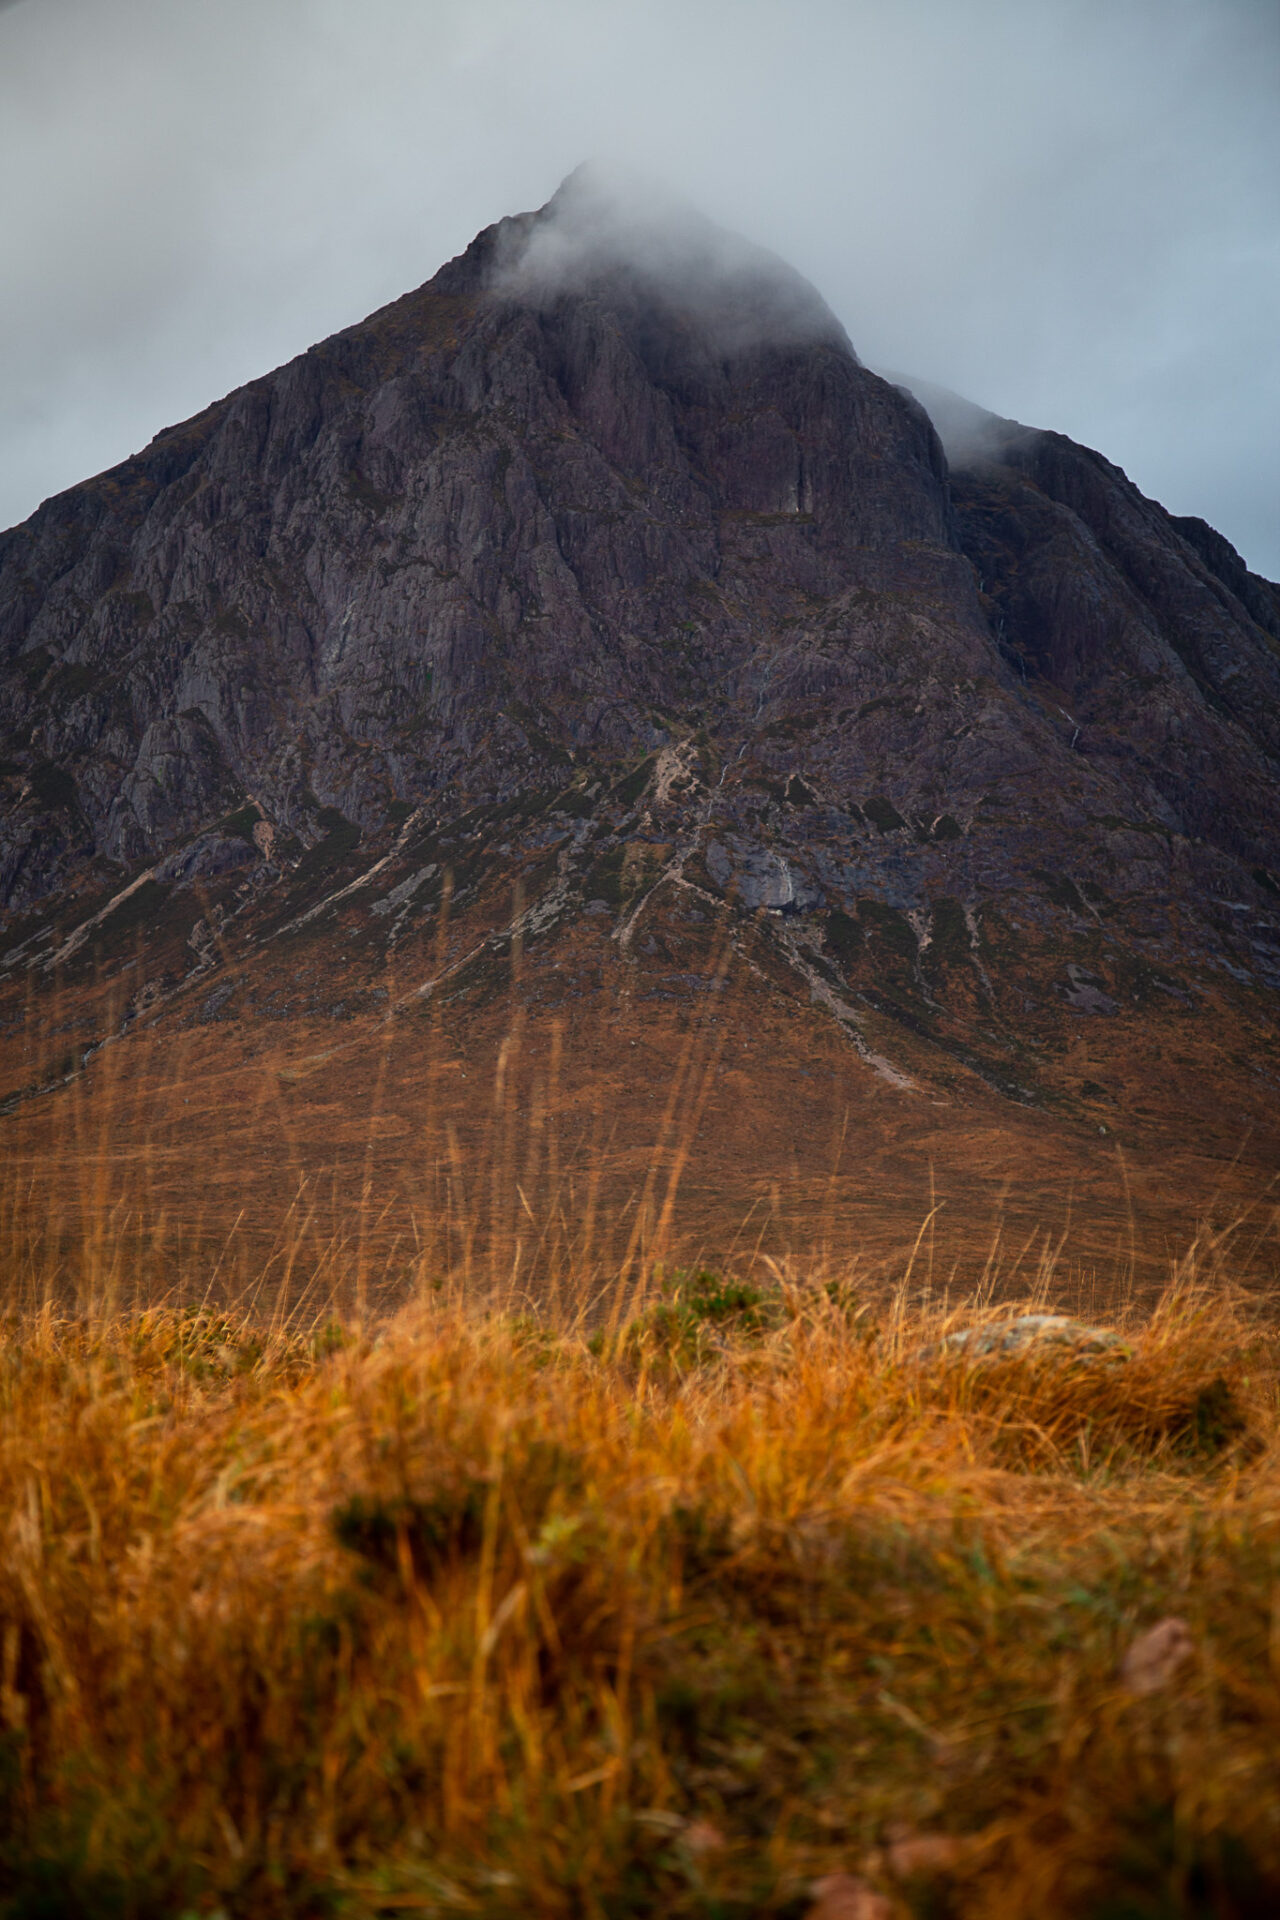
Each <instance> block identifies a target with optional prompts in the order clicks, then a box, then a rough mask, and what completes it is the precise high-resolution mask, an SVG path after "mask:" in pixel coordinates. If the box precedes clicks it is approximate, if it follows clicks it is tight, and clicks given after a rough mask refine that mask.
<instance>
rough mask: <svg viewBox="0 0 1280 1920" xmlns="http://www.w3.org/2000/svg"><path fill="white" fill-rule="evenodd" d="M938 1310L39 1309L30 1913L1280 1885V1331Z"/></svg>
mask: <svg viewBox="0 0 1280 1920" xmlns="http://www.w3.org/2000/svg"><path fill="white" fill-rule="evenodd" d="M939 1332H940V1328H939V1323H938V1320H937V1317H936V1316H935V1317H934V1318H932V1319H930V1318H929V1317H928V1316H926V1315H916V1316H915V1317H912V1316H910V1315H903V1314H901V1313H896V1314H895V1313H894V1312H893V1311H892V1310H888V1309H886V1310H883V1311H882V1312H881V1314H880V1316H879V1320H878V1321H877V1316H876V1315H875V1314H874V1313H872V1312H870V1311H868V1310H865V1309H863V1308H861V1307H859V1306H858V1305H857V1303H855V1302H852V1301H849V1300H842V1299H840V1298H839V1297H836V1298H831V1297H828V1295H827V1294H826V1293H825V1292H823V1291H821V1290H819V1289H811V1290H810V1289H805V1288H802V1287H797V1288H791V1289H782V1290H780V1291H779V1293H778V1295H777V1297H776V1298H761V1297H759V1296H757V1295H755V1294H754V1293H752V1292H750V1291H747V1290H735V1289H733V1288H731V1287H724V1286H715V1285H712V1284H711V1283H710V1282H707V1281H697V1282H694V1283H691V1284H690V1285H687V1286H686V1288H685V1290H684V1292H683V1294H682V1295H680V1296H679V1297H678V1298H676V1299H674V1300H672V1301H670V1302H669V1303H668V1304H667V1305H666V1306H665V1307H664V1308H661V1309H659V1310H658V1311H656V1312H651V1313H650V1314H649V1315H648V1316H647V1317H645V1318H642V1319H641V1320H639V1321H637V1322H635V1323H634V1324H633V1325H632V1326H631V1327H630V1328H628V1329H626V1330H625V1331H624V1332H623V1333H622V1334H621V1335H619V1336H616V1337H606V1338H601V1337H599V1336H597V1338H596V1339H595V1340H594V1342H592V1341H589V1340H587V1339H586V1338H585V1337H583V1336H580V1335H579V1334H578V1333H576V1332H574V1331H568V1332H556V1331H554V1330H552V1329H549V1328H547V1327H544V1326H541V1325H538V1324H534V1323H532V1322H530V1321H527V1320H520V1319H516V1318H513V1317H510V1316H508V1317H501V1316H498V1317H480V1316H477V1315H474V1314H472V1315H468V1314H467V1313H465V1312H463V1311H461V1310H454V1309H451V1308H441V1307H439V1306H435V1307H426V1306H423V1307H419V1308H415V1309H414V1310H413V1311H411V1312H407V1313H406V1314H405V1315H404V1316H403V1317H402V1318H400V1319H398V1320H396V1321H395V1322H393V1323H390V1324H387V1325H383V1326H381V1327H379V1328H378V1329H376V1330H375V1331H374V1332H368V1331H364V1332H361V1331H359V1330H355V1329H343V1328H340V1327H336V1326H335V1327H330V1328H327V1329H321V1330H318V1331H314V1332H312V1333H310V1334H308V1335H306V1336H299V1335H288V1336H285V1335H275V1336H270V1337H264V1336H263V1335H262V1334H260V1333H257V1332H255V1331H254V1329H253V1328H252V1326H251V1325H249V1324H248V1323H240V1322H236V1321H234V1320H228V1319H225V1318H221V1317H218V1316H215V1315H212V1314H210V1313H207V1312H203V1313H186V1314H182V1313H176V1312H156V1313H152V1314H144V1315H142V1316H140V1317H139V1316H133V1317H121V1318H118V1319H115V1320H109V1321H106V1322H102V1321H77V1320H74V1319H63V1320H58V1319H55V1318H53V1317H50V1316H48V1315H46V1316H45V1317H42V1318H34V1319H32V1318H28V1319H23V1320H14V1321H13V1322H11V1323H10V1324H9V1325H8V1327H7V1329H6V1330H5V1333H4V1338H3V1348H2V1351H0V1531H2V1535H3V1540H4V1550H3V1560H2V1568H0V1639H2V1648H0V1650H2V1668H0V1717H2V1719H3V1728H4V1730H3V1734H2V1735H0V1913H4V1914H6V1915H9V1916H24V1917H26V1920H30V1917H31V1916H35V1915H54V1914H66V1915H81V1916H97V1915H103V1916H106V1915H119V1916H122V1917H123V1916H126V1915H138V1916H151V1915H156V1916H160V1915H164V1916H173V1920H177V1916H179V1915H182V1914H184V1913H191V1914H197V1913H198V1914H212V1913H214V1912H219V1911H220V1912H221V1913H223V1914H225V1915H254V1916H258V1915H263V1916H274V1915H281V1916H283V1915H309V1914H317V1915H319V1914H334V1915H337V1914H346V1915H351V1916H365V1915H373V1914H388V1915H390V1914H396V1913H412V1912H418V1913H424V1914H429V1913H442V1914H448V1913H455V1912H470V1913H476V1914H481V1915H486V1916H495V1917H496V1916H502V1915H515V1914H520V1915H529V1914H548V1915H550V1914H581V1915H584V1916H587V1915H601V1916H603V1915H608V1916H610V1917H611V1920H612V1917H613V1916H626V1915H636V1916H639V1915H647V1914H673V1915H679V1914H689V1915H694V1914H700V1915H720V1916H725V1917H726V1920H728V1917H729V1916H742V1917H743V1920H745V1916H746V1915H749V1914H780V1915H781V1914H795V1915H801V1914H804V1913H805V1912H807V1911H808V1910H809V1906H810V1900H811V1895H810V1892H809V1888H810V1885H811V1883H812V1882H813V1881H814V1880H815V1879H819V1878H821V1876H823V1875H824V1874H829V1873H832V1872H836V1871H841V1870H843V1871H845V1872H848V1873H855V1874H858V1875H859V1876H862V1877H864V1878H866V1879H867V1881H868V1883H869V1884H871V1885H874V1886H876V1887H878V1888H879V1889H880V1890H881V1891H882V1892H883V1894H884V1895H885V1897H886V1899H887V1900H889V1901H890V1902H891V1903H893V1904H892V1907H891V1908H889V1909H885V1910H886V1911H888V1910H895V1911H900V1912H902V1913H903V1914H910V1913H915V1914H917V1915H920V1916H924V1915H934V1916H943V1915H957V1916H959V1915H966V1916H967V1915H991V1916H994V1915H1001V1916H1020V1915H1025V1916H1028V1917H1029V1916H1033V1915H1034V1916H1044V1915H1057V1914H1063V1915H1077V1914H1078V1915H1081V1916H1084V1915H1088V1916H1094V1917H1095V1920H1103V1916H1111V1920H1121V1916H1128V1920H1142V1917H1145V1920H1157V1916H1159V1917H1161V1920H1162V1917H1163V1916H1173V1915H1201V1914H1203V1915H1223V1916H1232V1915H1240V1916H1246V1915H1253V1914H1263V1913H1271V1912H1273V1911H1275V1910H1276V1909H1275V1904H1274V1896H1275V1892H1276V1889H1277V1888H1278V1887H1280V1761H1278V1758H1277V1756H1278V1755H1280V1694H1278V1692H1277V1684H1276V1683H1277V1675H1278V1672H1280V1449H1278V1448H1277V1428H1278V1424H1280V1423H1278V1418H1277V1415H1278V1403H1277V1380H1278V1378H1280V1374H1278V1368H1277V1363H1278V1361H1280V1338H1278V1337H1277V1336H1276V1335H1275V1334H1274V1333H1272V1332H1271V1331H1269V1330H1268V1329H1267V1328H1266V1327H1264V1326H1262V1325H1261V1324H1259V1323H1255V1322H1253V1321H1251V1320H1249V1319H1248V1318H1246V1317H1244V1316H1243V1315H1242V1313H1241V1312H1240V1311H1238V1310H1236V1309H1235V1308H1233V1307H1232V1306H1231V1305H1229V1304H1224V1303H1223V1302H1222V1300H1221V1299H1220V1298H1219V1299H1218V1300H1217V1301H1212V1300H1210V1299H1208V1298H1206V1297H1201V1296H1198V1295H1196V1294H1195V1293H1194V1292H1187V1291H1183V1292H1182V1293H1179V1294H1176V1295H1173V1296H1171V1297H1170V1298H1169V1299H1168V1300H1166V1301H1165V1302H1164V1303H1163V1305H1162V1306H1161V1307H1160V1308H1158V1309H1157V1311H1156V1312H1155V1313H1154V1314H1152V1315H1150V1316H1148V1317H1147V1318H1146V1319H1145V1320H1144V1321H1143V1322H1142V1323H1140V1324H1135V1325H1134V1326H1133V1327H1132V1328H1130V1329H1128V1330H1127V1337H1128V1341H1129V1348H1128V1351H1127V1353H1121V1354H1113V1355H1111V1356H1110V1357H1101V1358H1091V1359H1079V1358H1077V1359H1074V1360H1073V1359H1072V1358H1071V1356H1070V1354H1069V1353H1063V1352H1062V1351H1060V1350H1044V1351H1043V1352H1041V1353H1039V1354H1038V1355H1037V1354H1036V1353H1035V1352H1034V1351H1033V1353H1032V1354H1031V1355H1030V1356H1026V1357H1018V1358H1002V1357H995V1358H987V1359H981V1360H974V1359H973V1358H972V1357H966V1355H965V1354H964V1353H963V1352H958V1351H955V1350H948V1349H946V1348H945V1347H944V1348H941V1349H939V1348H937V1346H936V1345H935V1343H936V1341H937V1340H938V1337H939ZM1169 1615H1177V1616H1179V1617H1180V1618H1181V1619H1182V1620H1183V1621H1185V1622H1186V1624H1187V1627H1188V1628H1189V1630H1190V1642H1189V1648H1190V1650H1189V1652H1188V1653H1187V1656H1186V1658H1185V1659H1183V1660H1182V1662H1181V1664H1177V1663H1176V1662H1175V1663H1174V1665H1173V1666H1172V1667H1171V1668H1170V1670H1169V1672H1168V1673H1167V1674H1162V1675H1157V1676H1156V1678H1155V1681H1154V1683H1153V1684H1151V1685H1150V1687H1149V1690H1147V1691H1141V1690H1140V1689H1139V1688H1137V1687H1135V1686H1134V1685H1133V1684H1126V1679H1125V1675H1124V1673H1123V1672H1122V1663H1123V1660H1124V1656H1125V1653H1126V1650H1127V1649H1128V1648H1129V1647H1130V1646H1131V1645H1132V1643H1133V1642H1134V1640H1135V1638H1136V1637H1138V1636H1139V1635H1141V1634H1142V1632H1143V1631H1144V1630H1145V1629H1148V1628H1149V1627H1150V1626H1151V1625H1152V1624H1153V1623H1156V1622H1158V1621H1160V1620H1161V1619H1162V1618H1163V1617H1165V1616H1169ZM921 1837H930V1838H931V1840H932V1844H931V1845H930V1846H922V1845H921V1844H919V1842H920V1839H921ZM948 1840H950V1841H952V1842H957V1843H958V1844H947V1841H948ZM832 1910H833V1911H834V1909H832Z"/></svg>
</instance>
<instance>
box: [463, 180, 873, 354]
mask: <svg viewBox="0 0 1280 1920" xmlns="http://www.w3.org/2000/svg"><path fill="white" fill-rule="evenodd" d="M503 238H504V240H505V244H504V245H503V247H502V249H501V253H500V257H499V261H498V264H497V267H496V270H495V272H494V275H493V279H492V282H491V285H492V290H493V291H494V292H495V293H496V294H498V295H499V296H502V295H506V296H509V297H511V298H514V299H519V300H523V301H534V302H538V303H542V302H553V301H556V300H559V299H562V298H564V297H565V296H566V295H577V294H582V293H587V292H589V291H590V290H591V289H592V287H594V286H600V285H608V286H609V287H610V288H611V289H612V290H613V291H614V292H615V293H616V292H617V291H618V289H619V285H620V283H625V282H630V283H631V285H633V286H636V287H638V288H642V289H643V291H644V293H645V294H646V296H647V297H649V298H651V299H657V300H660V301H662V302H664V303H665V304H667V305H669V306H670V307H671V308H673V309H674V310H675V311H676V312H678V313H679V314H681V315H683V316H684V317H685V318H687V319H688V320H690V321H692V322H693V323H694V324H696V325H697V326H698V327H699V329H700V330H701V331H702V332H703V333H704V334H705V335H706V337H707V338H708V339H709V340H710V341H712V342H713V343H714V344H715V345H716V346H718V347H719V348H721V349H722V350H723V351H726V352H738V351H742V350H743V349H746V348H749V347H754V346H758V345H764V344H769V345H773V346H792V345H798V344H802V343H806V342H809V341H812V340H817V339H830V340H834V341H838V342H839V343H840V345H841V346H842V347H844V348H845V350H846V351H850V350H851V349H850V348H849V341H848V336H847V335H846V333H845V331H844V328H843V327H842V326H841V325H840V322H839V321H838V320H837V319H836V317H835V315H834V314H833V313H832V311H831V309H830V307H828V305H827V304H826V302H825V301H824V300H823V299H822V297H821V295H820V294H819V293H818V292H817V290H816V289H815V288H814V287H813V286H812V285H810V283H809V282H808V281H807V280H805V279H804V277H803V275H801V274H799V273H797V272H796V270H795V268H794V267H791V266H788V265H787V263H786V262H785V261H784V260H781V259H779V257H778V256H777V255H776V254H774V253H770V252H769V251H768V249H767V248H765V247H760V246H755V245H753V244H752V242H751V241H749V240H747V239H746V238H745V237H744V236H742V235H741V234H737V233H733V232H730V231H729V230H728V229H726V228H724V227H719V226H717V225H716V224H715V222H714V221H712V220H709V219H708V218H707V217H706V215H705V214H703V213H701V212H700V211H699V209H698V208H696V207H694V206H692V205H691V204H690V203H689V202H688V201H687V200H684V199H682V198H681V197H680V195H678V194H676V193H673V192H671V191H670V190H669V189H668V188H666V187H665V186H663V185H662V184H661V183H659V182H658V181H657V180H655V179H653V178H652V177H651V176H649V175H646V174H644V173H643V172H641V171H640V170H638V169H636V168H633V167H627V166H625V165H622V164H620V163H618V162H615V161H606V160H595V161H588V162H584V163H583V165H581V166H579V167H577V168H575V170H574V172H573V173H572V174H570V175H569V177H568V179H566V180H565V181H564V182H563V183H562V185H561V186H560V187H559V189H558V190H557V192H556V193H555V194H554V195H553V196H552V198H551V200H550V201H549V202H548V203H547V205H546V207H545V208H543V209H542V210H541V211H540V212H539V213H538V215H537V216H536V218H534V219H532V220H518V221H510V222H508V223H506V225H505V228H504V235H503Z"/></svg>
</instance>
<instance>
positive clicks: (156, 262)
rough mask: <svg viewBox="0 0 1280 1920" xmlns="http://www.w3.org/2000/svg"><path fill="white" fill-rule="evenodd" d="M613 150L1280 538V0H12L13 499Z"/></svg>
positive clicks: (99, 464) (1010, 387)
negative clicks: (591, 158) (584, 161)
mask: <svg viewBox="0 0 1280 1920" xmlns="http://www.w3.org/2000/svg"><path fill="white" fill-rule="evenodd" d="M588 156H614V157H617V158H619V159H622V160H624V161H629V162H631V163H635V164H639V165H640V166H642V167H644V168H646V169H648V170H649V171H650V172H652V173H655V174H657V175H658V176H659V177H660V178H662V179H663V180H664V181H665V182H666V183H667V184H668V185H670V186H672V187H675V188H677V189H679V190H680V191H682V192H684V193H686V194H687V195H688V196H689V197H690V198H692V199H693V200H695V201H696V202H697V203H698V204H699V205H700V206H702V207H703V208H704V209H705V210H706V211H707V212H708V213H710V214H712V215H713V216H714V217H715V218H716V219H718V220H721V221H724V222H726V223H727V224H729V225H732V226H734V227H736V228H738V229H740V230H741V231H743V232H745V233H747V234H748V235H749V236H750V237H751V238H753V239H755V240H758V241H762V242H763V243H764V244H766V245H767V246H770V247H772V248H774V249H775V250H776V251H777V252H779V253H781V254H783V255H784V256H786V257H787V258H788V259H790V260H791V261H792V262H793V263H794V264H795V265H796V266H798V267H799V268H801V270H802V271H803V272H805V273H807V274H808V275H809V276H810V278H811V279H813V280H814V281H815V282H816V283H817V285H818V287H819V288H820V289H821V291H822V292H823V293H824V294H825V296H826V297H827V299H828V300H829V302H830V303H831V305H832V306H833V307H834V308H835V310H836V312H837V313H838V314H839V316H840V318H841V319H842V320H843V321H844V323H845V325H846V326H847V328H848V330H849V334H850V336H851V338H852V340H853V343H854V345H855V347H856V348H857V349H858V351H859V353H860V354H861V355H862V357H863V359H864V360H866V361H868V362H869V363H870V364H872V365H873V366H879V367H888V368H894V369H900V370H902V371H904V372H909V373H915V374H918V375H921V376H923V377H926V378H929V379H932V380H935V381H939V382H942V383H943V384H945V385H948V386H951V387H954V388H957V389H959V390H960V391H961V392H962V393H964V394H966V395H968V396H969V397H970V398H972V399H974V400H977V401H980V402H981V403H982V404H984V405H986V406H989V407H992V408H994V409H995V410H996V411H997V412H1000V413H1005V414H1010V415H1013V416H1014V417H1016V418H1018V419H1021V420H1026V421H1029V422H1031V423H1032V424H1034V425H1037V426H1052V427H1057V428H1060V429H1061V430H1062V431H1064V432H1067V433H1070V434H1072V435H1073V436H1074V437H1075V438H1077V439H1079V440H1083V441H1085V442H1087V443H1088V444H1090V445H1092V446H1096V447H1099V448H1100V449H1101V450H1102V451H1103V452H1105V453H1106V454H1108V455H1109V456H1110V457H1111V458H1112V459H1114V460H1116V461H1118V462H1119V463H1120V464H1121V465H1122V466H1123V467H1124V468H1125V469H1126V470H1127V471H1128V473H1129V474H1130V475H1131V476H1132V478H1133V479H1135V480H1136V481H1137V483H1138V484H1139V485H1140V486H1141V487H1142V488H1143V489H1144V490H1145V491H1146V492H1148V493H1150V494H1153V495H1154V496H1155V497H1156V498H1157V499H1160V500H1162V501H1163V502H1164V503H1165V505H1166V506H1168V507H1169V508H1171V509H1172V510H1173V511H1174V512H1177V513H1198V514H1202V515H1203V516H1204V517H1205V518H1206V519H1207V520H1210V521H1211V522H1212V523H1213V524H1214V525H1216V526H1217V527H1219V528H1220V529H1221V530H1222V531H1223V532H1224V533H1226V534H1227V535H1228V537H1229V538H1230V539H1232V540H1233V541H1234V542H1235V543H1236V545H1237V546H1238V547H1239V548H1240V550H1241V551H1242V552H1243V554H1244V555H1245V557H1246V559H1247V560H1248V561H1249V563H1250V565H1251V566H1253V567H1254V568H1256V569H1258V570H1260V571H1262V572H1265V573H1268V574H1269V575H1270V576H1271V577H1272V578H1276V577H1280V0H16V4H13V3H12V0H10V4H4V0H0V183H2V184H0V285H2V290H3V298H0V525H7V524H9V523H11V522H13V521H15V520H18V519H21V518H22V517H23V516H24V515H25V514H27V513H29V512H30V511H31V510H32V509H33V508H34V507H35V506H36V505H37V504H38V502H39V501H40V500H41V499H43V498H44V497H45V496H46V495H48V494H50V493H53V492H56V491H58V490H59V489H61V488H63V487H67V486H70V485H72V484H74V483H75V482H76V481H77V480H80V479H82V478H84V477H85V476H87V475H88V474H91V473H94V472H97V471H100V470H101V469H102V468H103V467H106V466H109V465H111V464H112V463H113V462H115V461H117V460H120V459H122V458H124V457H125V456H126V455H127V454H129V453H131V452H133V451H135V450H136V449H137V448H138V447H139V446H141V445H142V444H144V443H145V442H146V441H147V440H148V439H150V438H151V436H152V435H153V434H154V433H156V432H158V431H159V430H160V429H161V428H162V427H164V426H166V425H169V424H171V423H172V422H173V421H175V420H179V419H181V418H183V417H185V416H186V415H188V414H190V413H193V412H195V411H196V410H197V409H198V408H200V407H201V406H203V405H205V404H206V403H207V402H208V401H209V400H211V399H213V398H216V397H217V396H219V395H220V394H223V393H225V392H227V391H228V390H229V389H230V388H232V387H234V386H236V385H238V384H239V383H240V382H242V381H244V380H248V379H251V378H253V377H254V376H256V375H257V374H260V373H264V372H266V371H267V370H268V369H269V368H270V367H272V366H275V365H277V364H278V363H279V362H280V361H282V360H285V359H287V358H289V357H290V356H291V355H292V354H294V353H297V352H299V351H301V350H302V349H303V348H305V347H307V346H308V345H310V344H311V343H312V342H313V341H315V340H317V339H320V338H322V337H323V336H324V335H325V334H327V333H330V332H332V331H333V330H334V329H335V328H337V327H340V326H345V325H347V324H349V323H350V322H352V321H354V320H358V319H360V318H361V317H362V316H363V315H364V314H366V313H367V312H369V311H371V310H372V309H373V308H374V307H376V306H378V305H380V304H382V303H383V302H385V301H386V300H388V299H391V298H393V297H395V296H396V295H397V294H399V293H401V292H403V291H404V290H405V289H406V288H408V287H410V286H413V285H416V284H418V283H419V282H420V281H422V280H424V279H426V278H427V277H428V276H429V275H430V274H431V273H432V272H433V271H434V270H435V268H436V267H437V266H438V265H439V264H440V263H441V261H443V260H445V259H447V258H448V257H450V256H451V255H452V254H455V253H457V252H458V251H460V249H461V248H462V247H463V246H465V244H466V243H467V241H468V240H469V239H470V238H471V236H472V235H473V234H474V233H475V232H476V231H477V229H479V228H480V227H481V226H484V225H486V224H487V223H488V222H489V221H491V220H493V219H496V218H497V217H498V216H499V215H501V214H503V213H508V212H515V211H519V210H521V209H523V208H527V207H533V206H538V205H540V204H541V203H542V202H543V201H544V200H546V199H547V198H548V196H549V195H550V194H551V193H552V191H553V190H554V188H555V187H556V185H557V183H558V182H559V180H560V179H561V177H562V176H563V175H564V174H565V173H567V172H568V171H569V170H570V169H571V168H572V167H573V166H575V165H576V164H577V163H578V162H579V161H580V160H582V159H584V158H586V157H588Z"/></svg>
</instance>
